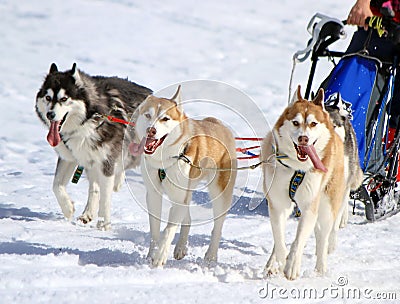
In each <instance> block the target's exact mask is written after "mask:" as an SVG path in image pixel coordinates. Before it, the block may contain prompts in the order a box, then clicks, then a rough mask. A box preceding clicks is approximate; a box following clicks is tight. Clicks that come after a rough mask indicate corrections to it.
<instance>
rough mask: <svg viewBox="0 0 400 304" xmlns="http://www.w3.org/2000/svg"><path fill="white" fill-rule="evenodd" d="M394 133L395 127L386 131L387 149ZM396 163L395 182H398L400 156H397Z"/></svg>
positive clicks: (390, 144)
mask: <svg viewBox="0 0 400 304" xmlns="http://www.w3.org/2000/svg"><path fill="white" fill-rule="evenodd" d="M395 134H396V129H395V128H389V130H388V133H387V139H386V140H387V142H386V144H387V149H389V148H390V147H391V146H392V143H393V140H394V136H395ZM397 161H398V165H397V175H396V182H400V158H398V160H397Z"/></svg>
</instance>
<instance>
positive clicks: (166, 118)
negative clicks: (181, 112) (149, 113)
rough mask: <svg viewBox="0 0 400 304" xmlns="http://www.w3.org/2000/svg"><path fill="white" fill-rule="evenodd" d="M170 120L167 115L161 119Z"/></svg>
mask: <svg viewBox="0 0 400 304" xmlns="http://www.w3.org/2000/svg"><path fill="white" fill-rule="evenodd" d="M168 120H170V118H169V117H167V116H164V117H163V118H161V121H168Z"/></svg>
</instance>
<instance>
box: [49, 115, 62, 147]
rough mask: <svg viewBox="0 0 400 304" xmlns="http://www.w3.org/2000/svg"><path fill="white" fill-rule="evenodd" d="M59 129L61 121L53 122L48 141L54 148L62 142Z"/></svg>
mask: <svg viewBox="0 0 400 304" xmlns="http://www.w3.org/2000/svg"><path fill="white" fill-rule="evenodd" d="M59 127H60V121H51V124H50V128H49V134H47V141H48V142H49V144H50V146H52V147H55V146H57V145H58V144H59V143H60V141H61V137H60V133H58V128H59Z"/></svg>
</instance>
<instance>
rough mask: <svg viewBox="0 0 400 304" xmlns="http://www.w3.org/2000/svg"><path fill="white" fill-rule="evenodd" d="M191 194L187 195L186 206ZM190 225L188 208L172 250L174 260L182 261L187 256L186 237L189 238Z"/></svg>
mask: <svg viewBox="0 0 400 304" xmlns="http://www.w3.org/2000/svg"><path fill="white" fill-rule="evenodd" d="M191 194H192V193H191V192H190V194H188V196H189V197H188V199H187V202H186V204H187V205H189V204H190V201H191V197H192V195H191ZM191 223H192V219H191V217H190V212H189V208H187V211H186V215H185V217H184V219H183V222H182V225H181V232H180V233H179V240H178V243H177V244H176V246H175V250H174V258H175V259H177V260H181V259H183V258H184V257H185V256H186V254H187V250H188V248H187V242H188V237H189V231H190V225H191Z"/></svg>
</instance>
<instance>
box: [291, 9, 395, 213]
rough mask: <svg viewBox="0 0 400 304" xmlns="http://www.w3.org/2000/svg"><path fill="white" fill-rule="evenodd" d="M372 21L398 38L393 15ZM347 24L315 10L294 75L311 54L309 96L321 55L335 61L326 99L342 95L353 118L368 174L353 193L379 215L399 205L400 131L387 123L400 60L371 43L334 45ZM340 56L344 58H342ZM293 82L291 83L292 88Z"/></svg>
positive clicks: (328, 101) (295, 58)
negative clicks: (374, 53) (352, 49)
mask: <svg viewBox="0 0 400 304" xmlns="http://www.w3.org/2000/svg"><path fill="white" fill-rule="evenodd" d="M368 25H369V33H370V34H371V33H372V31H374V30H378V31H385V32H386V34H387V35H388V37H390V38H391V39H392V41H394V42H395V43H399V41H400V39H399V37H400V24H398V23H396V22H395V21H393V19H391V18H390V17H388V16H383V17H380V18H379V19H378V18H377V17H373V18H371V20H369V24H368ZM344 27H345V22H342V21H340V20H338V19H335V18H330V17H327V16H324V15H322V14H316V15H314V16H313V17H312V19H311V21H310V22H309V24H308V27H307V29H308V31H309V33H310V34H311V35H312V38H311V39H310V41H309V42H308V45H307V48H306V49H304V50H301V51H298V52H297V53H295V54H294V56H293V70H292V76H293V73H294V69H295V65H296V63H297V62H303V61H305V60H306V59H307V58H309V57H310V56H311V57H310V58H311V68H310V72H309V78H308V82H307V88H306V93H305V98H309V97H310V94H312V92H311V87H312V83H313V80H314V76H315V71H316V67H317V62H318V60H319V59H320V58H328V60H330V61H331V62H332V63H333V64H334V68H333V70H332V71H331V72H330V74H329V76H328V77H327V78H326V79H325V80H324V81H322V84H321V85H320V87H322V88H324V89H325V93H326V94H325V97H326V101H325V103H326V105H335V104H337V102H338V100H339V99H340V100H341V102H340V104H343V105H344V106H343V108H342V109H340V110H341V111H342V113H345V114H343V115H346V116H347V117H348V118H349V119H351V123H352V125H353V128H354V131H355V133H356V138H357V143H358V153H359V154H358V156H359V162H360V166H361V168H362V170H363V172H364V177H365V179H364V181H363V184H362V186H361V187H360V188H359V189H358V190H357V191H355V192H354V193H352V195H351V196H352V198H353V199H354V200H359V201H361V202H362V203H364V205H365V215H366V218H367V220H368V221H374V220H376V219H378V218H381V217H383V216H385V218H386V217H387V216H388V215H389V214H392V213H397V212H398V211H399V210H400V204H399V192H398V190H397V189H396V187H397V182H398V181H399V180H400V173H399V172H398V171H399V170H398V169H399V168H398V167H399V160H398V158H399V149H400V134H399V133H400V132H399V125H397V126H396V128H394V129H392V130H391V132H389V125H388V122H389V118H390V113H391V112H390V109H391V106H392V96H393V87H394V82H395V80H396V77H400V76H398V75H396V70H397V69H398V65H399V62H398V59H397V58H391V60H389V61H387V62H381V61H380V60H378V59H377V58H374V57H371V56H369V54H368V52H367V51H366V48H365V49H364V50H362V51H360V52H358V53H353V54H345V53H344V52H338V51H331V50H329V49H328V47H329V46H330V45H331V44H332V43H334V42H336V41H338V40H339V39H342V38H344V37H345V36H346V34H345V30H344ZM367 43H368V42H367ZM335 58H339V60H338V63H337V64H336V63H335ZM290 88H291V84H290V86H289V91H290ZM289 96H291V94H289ZM353 210H354V209H353ZM353 213H354V211H353Z"/></svg>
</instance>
